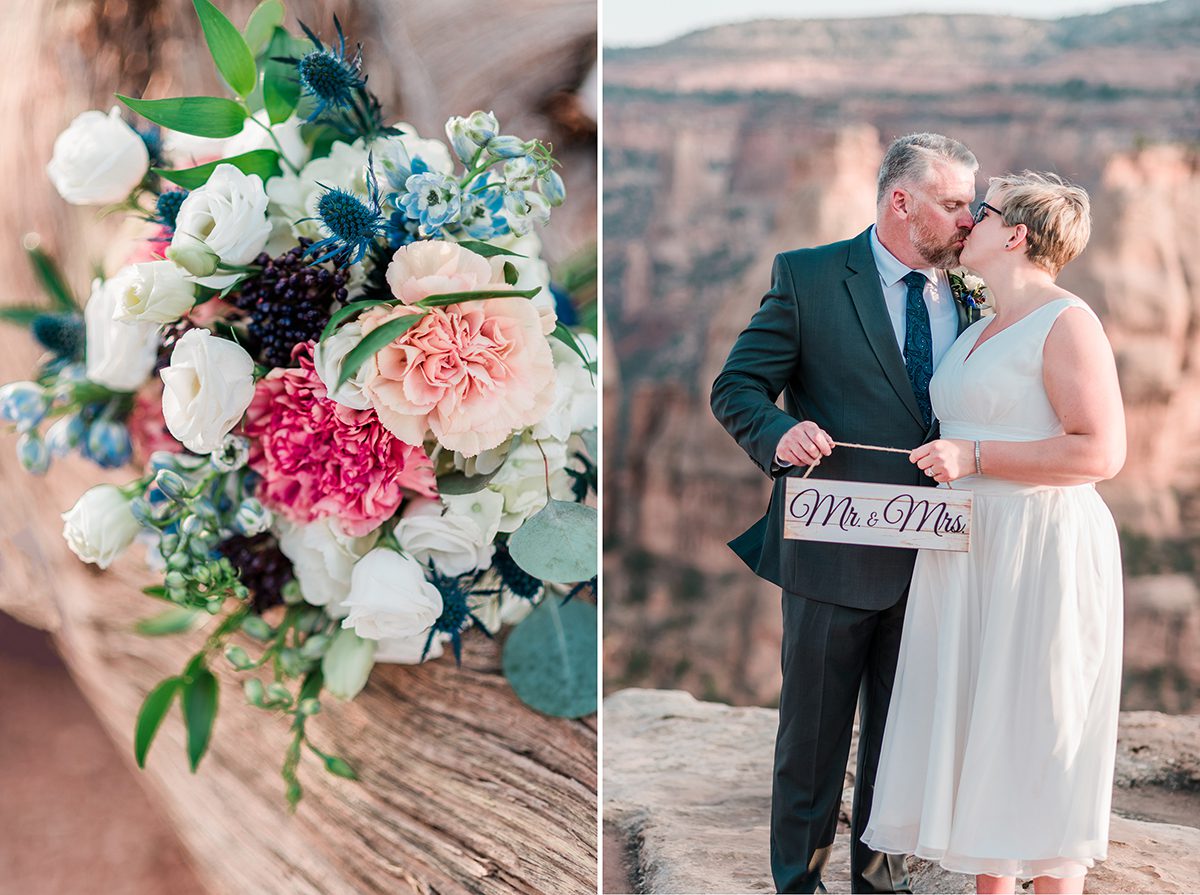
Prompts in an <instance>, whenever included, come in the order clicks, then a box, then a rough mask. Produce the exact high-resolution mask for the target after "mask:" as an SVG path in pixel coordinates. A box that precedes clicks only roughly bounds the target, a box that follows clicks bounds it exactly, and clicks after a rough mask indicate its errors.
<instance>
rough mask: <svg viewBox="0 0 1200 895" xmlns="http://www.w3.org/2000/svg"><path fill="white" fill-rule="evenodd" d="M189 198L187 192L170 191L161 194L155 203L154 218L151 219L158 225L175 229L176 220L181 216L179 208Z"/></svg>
mask: <svg viewBox="0 0 1200 895" xmlns="http://www.w3.org/2000/svg"><path fill="white" fill-rule="evenodd" d="M187 197H188V191H187V190H168V191H167V192H165V193H160V194H159V196H158V200H157V201H156V202H155V203H154V216H153V217H151V218H150V220H151V221H153V222H154V223H156V224H162V226H164V227H170V228H171V229H172V230H174V229H175V218H177V217H178V216H179V206H181V205H183V200H184V199H186V198H187Z"/></svg>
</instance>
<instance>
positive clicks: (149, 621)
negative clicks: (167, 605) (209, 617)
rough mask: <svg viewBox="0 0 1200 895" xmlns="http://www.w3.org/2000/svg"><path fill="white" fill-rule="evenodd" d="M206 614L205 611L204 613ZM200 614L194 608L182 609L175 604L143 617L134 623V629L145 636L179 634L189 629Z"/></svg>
mask: <svg viewBox="0 0 1200 895" xmlns="http://www.w3.org/2000/svg"><path fill="white" fill-rule="evenodd" d="M206 614H207V613H206ZM199 615H200V613H199V612H197V611H196V610H194V609H184V608H183V607H182V606H176V607H174V608H172V609H168V610H166V611H165V612H161V613H159V614H158V615H155V616H152V617H150V618H144V619H142V620H141V621H139V622H138V623H137V624H135V625H134V626H133V627H134V630H136V631H137V632H138V633H139V634H145V635H146V636H147V637H161V636H163V635H165V634H179V633H182V632H183V631H187V630H189V629H190V628H191V627H192V625H194V624H195V622H196V618H197V617H198V616H199Z"/></svg>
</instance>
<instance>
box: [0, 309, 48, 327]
mask: <svg viewBox="0 0 1200 895" xmlns="http://www.w3.org/2000/svg"><path fill="white" fill-rule="evenodd" d="M45 313H46V309H45V308H42V307H39V306H38V305H5V306H4V307H2V308H0V320H3V321H4V322H5V323H12V324H15V325H16V326H24V327H30V326H33V321H34V320H36V319H37V318H38V317H41V316H42V315H43V314H45Z"/></svg>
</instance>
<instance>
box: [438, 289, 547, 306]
mask: <svg viewBox="0 0 1200 895" xmlns="http://www.w3.org/2000/svg"><path fill="white" fill-rule="evenodd" d="M541 291H542V287H541V286H534V287H533V288H532V289H476V290H473V291H471V292H443V293H441V294H440V295H430V296H427V297H425V298H423V299H421V300H420V301H419V302H417V303H416V305H415V307H419V308H444V307H448V306H449V305H457V304H460V303H461V302H464V301H479V300H480V299H484V298H533V297H534V296H535V295H537V294H538V293H539V292H541Z"/></svg>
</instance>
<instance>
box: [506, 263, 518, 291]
mask: <svg viewBox="0 0 1200 895" xmlns="http://www.w3.org/2000/svg"><path fill="white" fill-rule="evenodd" d="M519 279H521V274H520V272H519V271H518V270H517V266H516V265H515V264H513V263H512V262H511V261H505V262H504V282H506V283H508V285H510V286H515V285H517V280H519Z"/></svg>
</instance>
